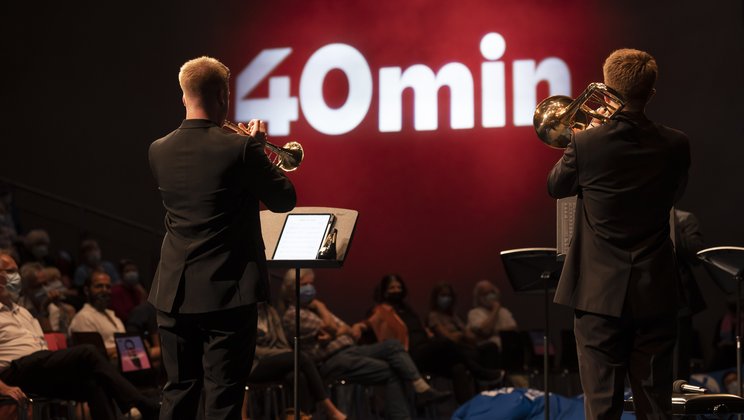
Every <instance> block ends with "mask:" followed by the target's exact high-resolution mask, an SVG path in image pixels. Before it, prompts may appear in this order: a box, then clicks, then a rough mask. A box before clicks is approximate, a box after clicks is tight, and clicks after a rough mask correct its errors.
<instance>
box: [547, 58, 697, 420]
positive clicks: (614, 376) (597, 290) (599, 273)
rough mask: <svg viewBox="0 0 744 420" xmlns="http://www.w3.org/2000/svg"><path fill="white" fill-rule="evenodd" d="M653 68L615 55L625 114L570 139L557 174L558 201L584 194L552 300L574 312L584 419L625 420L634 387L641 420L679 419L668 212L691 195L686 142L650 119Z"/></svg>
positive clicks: (612, 81) (611, 63)
mask: <svg viewBox="0 0 744 420" xmlns="http://www.w3.org/2000/svg"><path fill="white" fill-rule="evenodd" d="M657 71H658V70H657V65H656V61H655V60H654V58H653V57H652V56H651V55H650V54H648V53H646V52H644V51H639V50H633V49H621V50H617V51H614V52H613V53H612V54H610V56H609V57H607V59H606V60H605V63H604V66H603V73H604V83H605V85H607V87H609V88H611V89H613V90H614V91H616V92H617V93H619V94H620V96H621V97H622V98H623V99H624V107H623V108H622V110H621V111H619V112H617V113H615V114H614V115H613V116H612V117H611V118H609V119H608V120H607V121H606V122H605V123H604V124H601V125H599V126H597V127H594V128H590V127H589V128H588V129H586V130H579V131H577V132H575V133H574V134H573V135H572V136H571V141H570V142H569V144H568V145H567V147H566V149H565V152H564V154H563V156H562V157H561V159H560V160H559V161H558V162H557V163H556V164H555V166H554V167H553V169H552V170H551V172H550V174H549V176H548V192H549V194H550V195H551V196H552V197H554V198H564V197H569V196H573V195H577V196H578V201H577V205H576V223H575V232H574V236H573V239H572V242H571V246H570V249H569V251H568V253H567V255H566V260H565V265H564V268H563V272H562V273H561V277H560V281H559V284H558V287H557V290H556V294H555V302H556V303H559V304H564V305H568V306H570V307H573V308H574V332H575V334H576V345H577V351H578V355H579V371H580V376H581V384H582V387H583V389H584V393H585V402H584V410H585V414H586V418H587V419H618V418H620V416H621V414H622V410H623V390H624V382H625V378H626V376H627V378H628V379H629V382H630V385H631V388H632V390H633V399H634V404H635V410H636V415H637V416H638V418H639V419H645V418H653V419H659V418H670V417H671V408H672V406H671V394H672V382H673V378H672V352H673V348H674V343H675V336H676V328H677V326H676V325H677V324H676V317H677V310H678V304H679V302H678V298H677V296H678V292H679V290H678V277H677V269H676V266H675V260H674V246H673V244H672V241H671V239H670V229H669V214H670V210H671V208H672V206H673V204H674V203H675V202H676V201H677V200H678V199H679V197H680V196H681V194H682V192H683V191H684V189H685V185H686V182H687V172H688V168H689V165H690V151H689V141H688V138H687V136H686V135H685V134H684V133H682V132H681V131H678V130H674V129H671V128H668V127H665V126H663V125H661V124H657V123H654V122H652V121H651V120H649V119H648V118H647V117H646V116H645V114H644V109H645V106H646V104H647V103H648V101H649V100H650V99H651V98H652V96H653V95H654V93H655V89H654V84H655V82H656V77H657Z"/></svg>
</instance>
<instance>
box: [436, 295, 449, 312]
mask: <svg viewBox="0 0 744 420" xmlns="http://www.w3.org/2000/svg"><path fill="white" fill-rule="evenodd" d="M450 306H452V296H437V307H438V308H439V309H441V310H447V309H449V308H450Z"/></svg>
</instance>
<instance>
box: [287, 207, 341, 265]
mask: <svg viewBox="0 0 744 420" xmlns="http://www.w3.org/2000/svg"><path fill="white" fill-rule="evenodd" d="M332 217H333V215H331V214H296V213H295V214H288V215H287V220H286V221H285V222H284V228H283V229H282V234H281V236H280V237H279V243H278V244H277V246H276V251H274V259H275V260H314V259H317V257H318V250H319V249H320V246H321V245H322V243H323V240H324V239H325V237H326V234H327V232H328V228H329V227H330V226H331V221H332Z"/></svg>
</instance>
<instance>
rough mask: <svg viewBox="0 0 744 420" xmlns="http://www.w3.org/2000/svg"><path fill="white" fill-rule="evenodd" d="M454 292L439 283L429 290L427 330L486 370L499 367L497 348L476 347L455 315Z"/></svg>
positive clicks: (492, 345) (447, 286)
mask: <svg viewBox="0 0 744 420" xmlns="http://www.w3.org/2000/svg"><path fill="white" fill-rule="evenodd" d="M456 297H457V296H456V295H455V290H454V289H453V288H452V285H450V284H449V283H445V282H441V283H438V284H437V285H435V286H434V288H433V289H432V290H431V297H430V300H429V303H430V307H431V311H430V312H429V316H428V326H429V329H430V330H431V331H432V332H433V333H434V335H435V336H438V337H442V338H446V339H448V340H450V341H452V342H454V343H455V344H457V345H458V346H460V347H461V348H462V351H463V352H464V354H465V355H466V356H467V357H469V358H474V359H475V360H477V361H478V363H480V364H481V365H483V366H485V367H488V368H498V367H499V348H498V347H497V346H496V344H495V343H493V342H490V341H488V342H486V343H485V344H481V345H478V346H476V340H477V339H476V337H475V335H474V334H473V333H472V332H471V331H470V330H469V329H468V328H467V327H466V326H465V323H464V322H463V321H462V320H461V319H460V317H459V316H457V315H456V314H455V311H454V308H455V302H456Z"/></svg>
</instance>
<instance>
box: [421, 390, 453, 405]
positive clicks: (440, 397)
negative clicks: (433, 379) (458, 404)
mask: <svg viewBox="0 0 744 420" xmlns="http://www.w3.org/2000/svg"><path fill="white" fill-rule="evenodd" d="M451 396H452V393H451V392H449V391H440V390H438V389H435V388H429V389H427V390H426V391H424V392H418V393H416V405H417V406H419V407H423V406H425V405H429V404H434V403H437V402H441V401H444V400H446V399H447V398H449V397H451Z"/></svg>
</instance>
